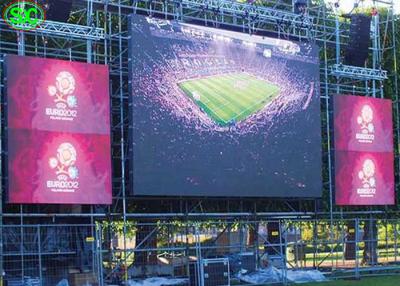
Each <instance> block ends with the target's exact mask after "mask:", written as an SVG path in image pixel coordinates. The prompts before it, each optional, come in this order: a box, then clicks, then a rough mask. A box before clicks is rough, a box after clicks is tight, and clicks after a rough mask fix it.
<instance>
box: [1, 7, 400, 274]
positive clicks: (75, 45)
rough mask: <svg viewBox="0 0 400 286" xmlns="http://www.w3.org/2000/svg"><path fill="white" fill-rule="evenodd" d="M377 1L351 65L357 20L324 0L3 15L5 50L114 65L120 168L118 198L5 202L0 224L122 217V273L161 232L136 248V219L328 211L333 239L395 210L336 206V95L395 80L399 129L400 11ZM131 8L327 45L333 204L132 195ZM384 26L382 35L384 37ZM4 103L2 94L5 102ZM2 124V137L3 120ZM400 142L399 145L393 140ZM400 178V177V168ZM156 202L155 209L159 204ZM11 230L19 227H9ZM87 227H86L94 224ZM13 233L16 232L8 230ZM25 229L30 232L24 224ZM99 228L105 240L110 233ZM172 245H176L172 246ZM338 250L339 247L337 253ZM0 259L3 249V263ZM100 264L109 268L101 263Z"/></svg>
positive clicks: (328, 174)
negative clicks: (399, 26)
mask: <svg viewBox="0 0 400 286" xmlns="http://www.w3.org/2000/svg"><path fill="white" fill-rule="evenodd" d="M311 2H313V3H311ZM314 2H318V3H320V4H315V3H314ZM374 2H375V3H379V4H381V5H384V6H383V10H384V11H385V12H384V13H382V15H378V16H374V17H375V18H374V19H373V24H372V25H373V33H372V34H371V37H372V41H371V43H372V44H371V59H372V60H371V61H370V62H371V64H370V66H368V67H365V68H362V67H353V66H347V65H344V64H343V58H342V50H343V49H344V48H345V47H346V45H347V44H348V41H349V35H348V33H347V32H348V30H349V22H348V20H347V19H342V18H341V17H339V15H338V12H337V11H335V8H334V7H330V6H327V5H325V4H324V1H309V5H308V8H307V10H306V13H305V14H301V15H299V14H295V13H294V12H293V5H292V4H293V3H291V1H290V0H286V1H285V0H265V1H262V5H261V4H259V3H258V1H255V2H254V3H252V4H250V3H238V2H236V1H230V0H204V1H203V0H80V1H75V6H74V10H73V12H72V16H73V19H74V22H73V24H72V23H60V22H54V21H46V22H44V23H43V24H42V25H41V26H40V27H39V28H38V29H37V30H34V31H29V32H17V31H15V30H12V29H10V28H9V27H8V26H7V25H6V24H5V23H4V22H3V21H1V20H0V54H8V53H14V54H20V55H31V56H40V57H50V58H59V59H66V60H73V61H86V62H91V63H102V64H103V63H104V64H108V65H109V67H110V80H111V108H112V110H111V112H112V159H113V172H114V175H113V177H114V180H113V194H114V200H113V205H112V206H110V207H107V208H106V207H97V206H81V207H77V208H73V207H57V208H56V207H52V206H26V205H19V206H9V205H6V204H0V230H1V228H2V225H3V224H4V225H17V226H20V227H21V230H19V231H20V232H21V231H22V232H23V230H22V229H23V227H26V226H27V225H31V224H52V225H54V224H55V225H57V224H61V223H64V224H65V223H70V224H76V223H85V224H88V225H90V227H91V232H92V233H97V231H98V230H96V229H95V223H96V222H99V223H104V222H109V223H110V225H112V224H113V223H114V224H115V225H117V226H118V227H120V226H122V227H120V228H118V229H119V231H120V232H121V233H122V238H123V242H122V243H123V246H122V247H121V248H122V249H123V252H125V255H119V256H118V255H117V252H118V251H116V252H115V253H114V252H113V251H112V250H110V253H111V254H110V255H109V256H108V258H107V259H108V260H109V261H110V264H111V265H114V266H115V267H114V268H113V269H112V270H111V272H110V273H109V274H108V275H107V276H110V275H111V276H112V275H113V274H114V273H116V272H117V269H118V266H121V265H126V264H127V257H129V256H130V255H131V254H132V253H134V252H138V251H144V252H146V251H150V250H151V243H150V245H147V244H145V243H144V242H145V241H146V240H149V239H150V238H151V236H152V234H153V233H152V232H151V230H147V229H146V228H145V227H143V229H142V230H143V232H144V233H145V235H144V239H143V245H140V246H136V247H134V248H133V249H129V247H128V238H127V234H128V233H129V232H130V231H132V229H135V227H136V228H137V226H135V225H137V224H140V223H142V224H143V223H144V222H147V221H149V222H151V223H152V224H157V222H158V221H170V222H172V221H175V220H178V221H183V222H186V223H187V224H189V223H188V222H189V221H196V220H198V221H205V220H211V221H213V222H217V221H224V220H230V221H231V222H232V221H235V220H239V221H249V220H250V221H252V222H251V223H249V224H250V225H252V226H253V227H256V226H257V225H258V222H257V221H258V220H263V219H264V220H265V219H279V220H285V219H295V218H296V219H312V218H314V219H316V218H319V217H321V218H322V217H323V218H325V219H327V224H328V225H329V222H330V234H329V235H330V238H331V242H332V241H333V238H332V237H333V233H334V225H335V224H334V223H333V222H334V220H335V219H340V218H345V217H352V218H359V217H367V218H368V217H369V218H371V216H372V215H374V216H382V217H385V216H386V215H387V213H388V210H387V209H382V208H377V209H373V210H372V209H371V210H368V211H367V210H364V211H348V210H345V209H342V208H339V207H336V206H335V205H334V202H333V182H332V178H333V163H332V161H333V152H332V138H331V134H332V122H331V116H330V110H331V97H332V95H333V94H339V93H345V94H359V95H367V96H374V97H384V96H385V91H386V90H388V89H390V91H391V93H392V94H393V98H392V99H393V103H394V118H395V124H394V125H395V133H396V138H399V136H400V129H399V128H400V124H399V115H400V114H399V100H398V69H397V64H396V60H393V63H391V65H390V66H388V64H387V63H384V62H383V58H384V56H386V57H387V56H388V55H389V57H393V59H395V58H396V47H397V45H398V42H397V40H398V38H399V35H396V32H395V21H399V19H396V18H395V15H394V12H393V1H392V0H385V1H378V0H376V1H374ZM132 13H138V14H144V15H152V16H154V17H162V18H167V19H177V20H180V21H187V22H191V21H196V22H197V23H202V24H204V25H208V26H212V27H217V28H218V27H219V28H225V29H232V28H233V29H235V30H240V31H242V32H245V33H251V34H258V35H273V36H275V37H280V38H285V39H293V40H298V41H312V42H316V43H317V44H318V45H319V46H320V48H321V66H320V73H321V84H320V90H321V109H322V137H323V170H322V172H323V173H324V178H325V181H324V182H323V183H324V184H323V186H324V200H325V201H326V202H327V203H328V210H325V211H320V205H321V202H320V201H319V200H308V201H300V202H299V201H297V200H289V199H285V200H277V201H273V202H272V201H265V202H257V201H253V200H226V201H223V202H221V201H215V200H207V199H197V200H194V199H175V200H166V199H165V198H164V199H160V198H158V199H154V200H150V199H147V200H144V199H140V200H139V199H136V198H132V197H131V196H130V194H131V189H130V188H131V186H130V180H129V172H130V170H129V164H128V162H129V158H128V156H127V154H128V149H129V143H130V142H129V141H128V131H127V130H128V129H129V127H130V123H129V120H128V98H129V91H128V90H129V88H128V87H129V80H128V64H129V54H128V41H129V30H128V29H129V26H128V16H129V15H130V14H132ZM383 34H384V37H382V35H383ZM0 63H1V58H0ZM2 68H3V67H2V66H0V88H1V91H3V87H4V86H3V73H2ZM388 80H390V82H391V83H392V84H391V85H390V86H389V85H387V83H386V82H387V81H388ZM4 107H5V106H4V105H3V103H2V106H1V108H2V109H3V108H4ZM2 127H4V121H2ZM1 132H2V135H3V136H4V128H2V131H1ZM396 143H398V142H396ZM397 145H398V144H395V146H397ZM395 151H396V166H397V170H396V174H398V173H399V172H398V170H399V166H400V164H399V155H398V154H399V152H398V150H397V147H396V150H395ZM2 152H3V151H2ZM1 176H2V177H4V176H6V174H4V173H3V172H2V173H1ZM396 182H397V184H396V185H398V183H399V178H398V176H397V177H396ZM3 192H4V189H3V188H2V190H1V191H0V201H3V202H4V197H3V196H2V194H3ZM209 201H212V202H213V204H212V205H213V208H210V207H209V205H211V204H209V203H208V202H209ZM150 206H152V207H153V208H150ZM156 207H158V209H159V211H158V212H154V209H155V208H156ZM150 209H153V211H152V212H151V213H150V211H149V210H150ZM336 223H337V222H336ZM10 229H11V230H12V229H13V228H12V227H10ZM16 229H18V227H17V228H16ZM115 229H116V228H112V227H108V228H105V229H104V232H105V233H108V236H107V239H110V237H112V236H113V234H112V233H113V232H114V233H115V232H117V231H116V230H115ZM11 232H13V231H11ZM86 232H88V230H87V228H86V229H85V233H86ZM182 232H185V233H186V235H188V232H190V230H189V229H186V230H182ZM15 233H18V232H17V231H16V232H15ZM8 235H12V234H10V233H8ZM20 235H23V234H21V233H20ZM101 237H102V239H106V236H104V235H102V236H101ZM1 239H2V236H1V235H0V257H1V256H2V255H1V254H2V249H1V245H2V241H1ZM325 243H327V242H325ZM153 246H154V245H153ZM143 249H144V250H143ZM167 250H168V249H167ZM171 251H173V250H172V248H171ZM119 252H120V251H119ZM101 254H102V253H100V254H99V255H101ZM331 254H332V255H333V253H331ZM96 255H97V253H96ZM21 257H22V256H21ZM104 259H105V258H104ZM396 259H397V256H396ZM97 263H98V262H97ZM1 265H2V261H1V258H0V268H1ZM21 265H23V264H21ZM97 265H98V264H97ZM100 268H101V267H100ZM99 271H100V272H102V269H101V270H99Z"/></svg>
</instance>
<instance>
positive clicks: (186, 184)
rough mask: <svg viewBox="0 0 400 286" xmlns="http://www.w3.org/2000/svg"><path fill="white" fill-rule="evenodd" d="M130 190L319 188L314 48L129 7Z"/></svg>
mask: <svg viewBox="0 0 400 286" xmlns="http://www.w3.org/2000/svg"><path fill="white" fill-rule="evenodd" d="M131 31H132V33H131V39H132V40H131V43H130V49H131V52H130V55H131V59H130V81H131V96H130V99H131V109H130V115H131V123H132V125H133V129H132V130H131V136H130V138H131V154H130V155H131V156H132V158H133V160H132V165H131V167H132V181H133V185H132V187H133V194H134V195H152V196H221V197H222V196H240V197H287V196H292V197H318V196H320V195H321V138H320V107H319V91H318V88H317V87H318V86H319V60H318V48H317V47H316V46H315V45H312V44H306V43H296V42H291V41H286V40H280V39H274V38H267V37H259V36H251V35H248V34H241V33H236V32H231V31H224V30H216V29H213V28H208V27H200V26H195V25H190V24H183V23H178V22H174V21H166V20H159V19H154V18H146V17H142V16H136V15H133V16H131Z"/></svg>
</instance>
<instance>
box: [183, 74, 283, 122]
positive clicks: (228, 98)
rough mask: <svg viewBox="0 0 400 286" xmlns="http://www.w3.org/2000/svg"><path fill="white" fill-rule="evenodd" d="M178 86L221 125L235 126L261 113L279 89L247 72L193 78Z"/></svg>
mask: <svg viewBox="0 0 400 286" xmlns="http://www.w3.org/2000/svg"><path fill="white" fill-rule="evenodd" d="M178 85H179V87H180V88H181V89H182V90H183V91H184V92H185V94H186V95H187V96H189V97H190V98H191V99H192V100H193V101H194V102H195V103H196V104H197V105H198V106H199V107H200V108H201V109H202V110H203V111H204V112H205V113H207V114H208V116H210V117H211V118H212V119H213V120H214V121H215V122H217V123H218V124H219V125H221V126H226V125H231V124H235V123H236V122H239V121H241V120H243V119H246V118H247V117H248V116H250V115H252V114H254V113H256V112H257V111H259V110H261V109H262V108H263V107H264V106H265V105H266V104H268V103H269V102H271V101H272V100H273V99H274V98H275V97H276V96H277V95H278V94H279V91H280V89H279V87H278V86H277V85H275V84H272V83H269V82H267V81H265V80H261V79H259V78H256V77H255V76H252V75H249V74H247V73H229V74H223V75H215V76H208V77H203V78H197V79H190V80H186V81H182V82H180V83H178Z"/></svg>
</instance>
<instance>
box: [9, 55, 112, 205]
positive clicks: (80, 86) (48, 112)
mask: <svg viewBox="0 0 400 286" xmlns="http://www.w3.org/2000/svg"><path fill="white" fill-rule="evenodd" d="M6 68H7V70H6V72H7V82H6V83H7V99H6V100H7V106H8V108H7V121H8V122H7V124H8V142H7V148H8V202H9V203H21V204H25V203H26V204H34V203H37V204H111V201H112V192H111V152H110V104H109V84H108V68H107V66H103V65H92V64H85V63H77V62H68V61H61V60H52V59H41V58H32V57H20V56H14V55H8V56H7V57H6Z"/></svg>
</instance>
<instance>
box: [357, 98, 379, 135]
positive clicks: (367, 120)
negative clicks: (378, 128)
mask: <svg viewBox="0 0 400 286" xmlns="http://www.w3.org/2000/svg"><path fill="white" fill-rule="evenodd" d="M373 120H374V111H373V110H372V108H371V106H369V105H368V104H366V105H364V106H363V107H362V108H361V113H360V115H359V116H357V123H358V125H359V127H360V131H361V132H357V133H356V139H357V140H358V142H360V143H373V141H374V139H375V135H374V132H375V126H374V123H373Z"/></svg>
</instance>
